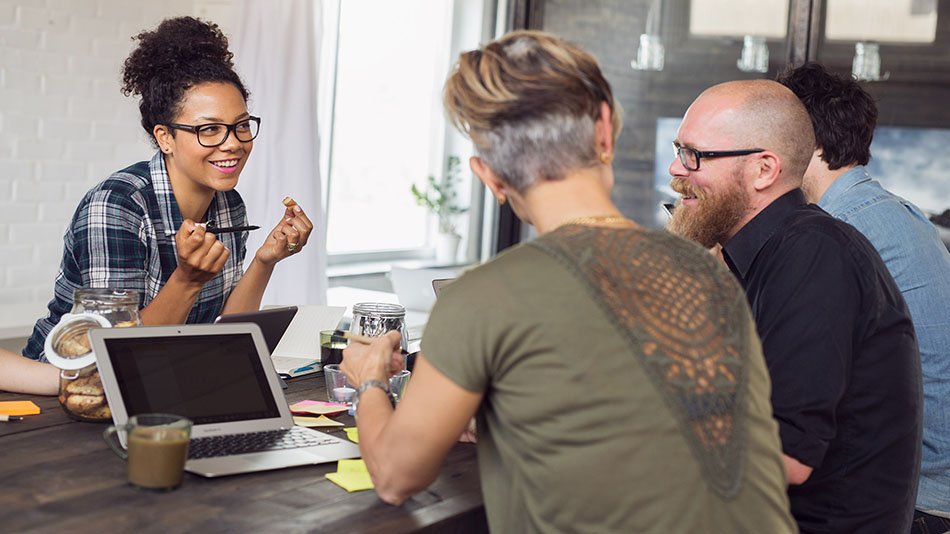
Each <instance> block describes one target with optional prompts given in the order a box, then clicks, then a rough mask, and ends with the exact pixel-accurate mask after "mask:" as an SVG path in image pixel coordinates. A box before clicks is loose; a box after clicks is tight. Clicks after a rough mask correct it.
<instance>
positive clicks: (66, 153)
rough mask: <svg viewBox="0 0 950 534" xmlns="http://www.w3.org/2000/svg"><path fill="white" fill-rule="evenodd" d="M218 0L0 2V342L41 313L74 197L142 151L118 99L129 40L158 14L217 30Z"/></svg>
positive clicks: (130, 108) (223, 0)
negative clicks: (200, 21) (197, 20)
mask: <svg viewBox="0 0 950 534" xmlns="http://www.w3.org/2000/svg"><path fill="white" fill-rule="evenodd" d="M229 6H230V1H229V0H162V1H153V0H0V338H5V337H14V336H21V335H24V333H25V332H28V330H29V327H30V326H31V325H32V323H33V321H35V319H36V318H37V317H39V316H41V315H42V314H44V313H45V305H46V303H47V302H48V301H49V299H50V298H51V297H52V294H53V280H54V278H55V276H56V273H57V271H58V269H59V262H60V258H61V255H62V248H63V241H62V236H63V232H64V230H65V228H66V225H67V224H68V222H69V220H70V218H71V216H72V213H73V210H74V209H75V207H76V205H77V203H78V202H79V199H80V198H82V195H83V193H85V191H86V190H87V189H88V188H89V187H90V186H92V185H93V184H95V183H97V182H99V181H100V180H102V179H104V178H105V177H106V176H108V175H109V174H110V173H111V172H113V171H115V170H118V169H121V168H123V167H125V166H127V165H129V164H132V163H134V162H136V161H141V160H143V159H148V158H149V157H150V156H151V153H152V148H151V146H150V145H149V142H148V138H147V136H146V134H145V132H144V131H143V130H142V128H141V126H139V113H138V107H137V106H138V101H137V100H136V99H134V98H128V97H125V96H123V95H122V93H121V92H120V90H119V87H120V85H121V79H120V67H121V65H122V62H123V60H124V59H125V57H126V56H127V55H128V53H129V51H131V49H132V47H133V46H134V42H133V41H132V40H131V39H130V37H131V36H132V35H135V34H138V33H139V32H140V31H142V30H145V29H152V28H154V27H155V26H156V25H157V24H158V22H160V21H161V20H162V19H164V18H166V17H169V16H176V15H197V16H200V17H202V18H208V19H210V20H214V21H215V22H217V23H218V24H220V25H221V26H222V28H223V29H224V30H225V33H228V29H227V28H228V22H229V21H228V20H224V19H225V18H226V17H228V16H229V13H230V11H229Z"/></svg>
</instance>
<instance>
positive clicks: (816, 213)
mask: <svg viewBox="0 0 950 534" xmlns="http://www.w3.org/2000/svg"><path fill="white" fill-rule="evenodd" d="M723 257H724V258H725V260H726V263H727V265H728V266H729V269H730V270H731V271H732V272H733V274H735V275H736V277H737V278H738V279H739V282H740V284H742V287H743V288H744V289H745V290H746V294H747V297H748V299H749V304H750V305H751V307H752V314H753V316H754V317H755V321H756V326H757V329H758V332H759V336H760V337H761V338H762V347H763V352H764V354H765V359H766V363H767V365H768V368H769V374H770V376H771V378H772V408H773V411H774V414H775V418H776V420H777V421H778V424H779V434H780V436H781V440H782V448H783V450H784V452H785V454H787V455H789V456H791V457H792V458H795V459H797V460H798V461H800V462H801V463H803V464H805V465H807V466H809V467H812V468H813V469H814V471H813V472H812V474H811V476H810V477H809V479H808V480H807V481H806V482H805V483H804V484H802V485H800V486H791V487H789V497H790V500H791V506H792V514H793V515H794V516H795V519H796V520H797V521H798V524H799V526H800V528H801V529H802V532H848V533H852V532H908V531H909V528H910V519H911V516H912V514H913V508H914V497H915V494H916V488H917V474H918V472H919V465H920V439H921V438H920V432H921V410H922V404H923V402H922V398H921V378H920V358H919V354H918V351H917V341H916V338H915V337H914V329H913V325H912V323H911V320H910V315H909V313H908V311H907V307H906V306H905V304H904V300H903V298H902V297H901V294H900V291H899V290H898V289H897V286H896V285H895V283H894V280H893V279H892V278H891V275H890V274H889V272H888V270H887V268H886V267H885V265H884V262H883V261H882V260H881V257H880V256H879V255H878V253H877V251H876V250H875V249H874V247H873V246H872V245H871V244H870V243H869V242H868V241H867V239H865V238H864V236H863V235H861V234H860V232H858V231H857V230H856V229H854V228H853V227H852V226H850V225H848V224H846V223H843V222H841V221H838V220H836V219H834V218H833V217H831V216H830V215H828V214H827V213H825V212H824V211H822V210H821V208H819V207H817V206H815V205H809V204H806V203H805V198H804V196H803V195H802V193H801V190H798V189H796V190H794V191H791V192H789V193H786V194H785V195H783V196H782V197H780V198H779V199H777V200H776V201H775V202H773V203H772V204H770V205H769V206H768V207H766V208H765V209H764V210H763V211H762V212H760V213H759V214H758V215H757V216H756V217H755V218H754V219H753V220H752V221H750V222H749V223H748V224H747V225H746V226H744V227H743V228H742V229H741V230H740V231H739V232H738V233H737V234H736V235H735V236H734V237H733V238H732V239H730V240H729V241H728V242H727V243H726V244H725V246H724V247H723Z"/></svg>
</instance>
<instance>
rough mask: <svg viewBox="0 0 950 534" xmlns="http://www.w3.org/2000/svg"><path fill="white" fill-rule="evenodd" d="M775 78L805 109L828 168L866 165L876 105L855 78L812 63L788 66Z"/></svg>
mask: <svg viewBox="0 0 950 534" xmlns="http://www.w3.org/2000/svg"><path fill="white" fill-rule="evenodd" d="M777 81H778V82H779V83H781V84H782V85H784V86H786V87H788V88H789V89H791V90H792V92H793V93H795V94H796V95H797V96H798V98H799V99H800V100H801V101H802V104H804V105H805V109H807V110H808V115H810V116H811V124H812V127H813V128H814V129H815V144H816V145H817V148H818V149H819V150H821V159H822V161H824V162H825V163H827V164H828V168H829V169H831V170H835V169H840V168H842V167H844V166H846V165H853V164H858V165H867V163H868V161H869V160H870V159H871V140H872V139H873V138H874V127H875V126H876V125H877V104H876V103H875V102H874V98H873V97H872V96H871V95H870V94H868V92H867V91H865V90H864V88H863V87H861V85H860V84H858V82H857V81H855V80H854V79H853V78H850V77H848V78H845V77H844V76H840V75H838V74H834V73H832V72H829V71H828V70H827V69H825V67H823V66H822V65H821V64H820V63H815V62H808V63H805V64H804V65H802V66H800V67H798V68H789V69H787V70H786V71H785V72H783V73H782V74H780V75H779V77H778V79H777Z"/></svg>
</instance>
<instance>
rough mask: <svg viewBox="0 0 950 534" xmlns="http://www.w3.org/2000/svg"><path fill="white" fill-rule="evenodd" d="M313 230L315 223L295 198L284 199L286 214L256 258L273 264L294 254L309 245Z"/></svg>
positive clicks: (258, 251)
mask: <svg viewBox="0 0 950 534" xmlns="http://www.w3.org/2000/svg"><path fill="white" fill-rule="evenodd" d="M311 231H313V223H312V222H310V219H309V218H308V217H307V214H306V213H304V211H303V209H302V208H301V207H300V206H299V205H297V203H296V202H294V200H293V199H291V198H290V197H287V198H285V199H284V214H283V217H282V218H281V221H280V223H278V224H277V226H275V227H274V229H273V230H271V232H270V235H268V237H267V240H265V241H264V244H263V245H261V248H260V249H258V250H257V254H256V255H255V258H256V259H257V260H258V261H259V262H261V263H263V264H264V265H273V264H275V263H277V262H279V261H280V260H282V259H284V258H286V257H288V256H292V255H293V254H296V253H297V252H300V250H301V249H303V247H305V246H306V245H307V240H309V239H310V232H311Z"/></svg>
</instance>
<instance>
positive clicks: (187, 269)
mask: <svg viewBox="0 0 950 534" xmlns="http://www.w3.org/2000/svg"><path fill="white" fill-rule="evenodd" d="M175 244H176V246H177V247H176V248H177V249H178V268H177V269H175V273H176V274H177V275H178V276H180V277H182V278H183V279H184V281H185V282H187V283H191V284H196V285H204V284H205V282H207V281H208V280H211V279H212V278H214V277H215V276H216V275H217V274H218V273H219V272H221V269H223V268H224V264H225V262H227V261H228V256H230V255H231V251H230V250H228V249H227V248H226V247H225V246H224V245H223V244H222V243H221V242H220V241H218V239H217V238H216V237H215V235H214V234H212V233H211V232H207V231H205V228H204V227H203V226H202V225H199V224H196V223H195V221H192V220H191V219H185V221H184V222H182V224H181V227H180V228H179V229H178V233H176V234H175Z"/></svg>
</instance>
